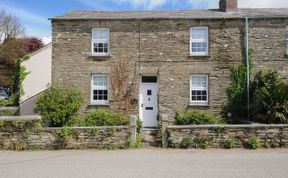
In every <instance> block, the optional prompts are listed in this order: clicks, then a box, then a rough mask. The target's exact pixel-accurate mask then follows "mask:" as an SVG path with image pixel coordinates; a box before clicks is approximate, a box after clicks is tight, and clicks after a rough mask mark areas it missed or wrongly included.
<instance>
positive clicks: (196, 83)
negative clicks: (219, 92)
mask: <svg viewBox="0 0 288 178" xmlns="http://www.w3.org/2000/svg"><path fill="white" fill-rule="evenodd" d="M191 79H192V82H191V83H192V87H193V88H195V87H197V88H202V87H203V88H206V87H207V83H206V80H207V76H192V77H191Z"/></svg>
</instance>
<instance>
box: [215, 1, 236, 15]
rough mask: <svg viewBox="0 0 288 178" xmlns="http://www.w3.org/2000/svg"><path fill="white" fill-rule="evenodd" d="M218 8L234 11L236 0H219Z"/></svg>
mask: <svg viewBox="0 0 288 178" xmlns="http://www.w3.org/2000/svg"><path fill="white" fill-rule="evenodd" d="M219 9H220V10H221V11H225V12H227V11H236V10H237V9H238V0H220V1H219Z"/></svg>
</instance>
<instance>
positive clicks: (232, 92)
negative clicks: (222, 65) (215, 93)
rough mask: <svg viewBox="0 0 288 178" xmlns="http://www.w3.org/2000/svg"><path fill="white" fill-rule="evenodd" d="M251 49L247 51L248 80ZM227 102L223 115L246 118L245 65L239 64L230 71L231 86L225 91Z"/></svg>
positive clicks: (251, 65)
mask: <svg viewBox="0 0 288 178" xmlns="http://www.w3.org/2000/svg"><path fill="white" fill-rule="evenodd" d="M252 61H253V49H249V64H250V65H249V69H250V70H249V71H250V73H249V74H248V75H249V78H250V79H251V71H252V69H253V62H252ZM227 94H228V101H227V103H226V104H225V107H224V111H225V113H231V114H232V117H235V116H237V117H245V116H247V111H248V107H247V65H245V64H241V65H238V66H235V67H233V69H232V71H231V84H230V86H229V87H228V90H227Z"/></svg>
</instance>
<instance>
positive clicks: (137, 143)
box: [134, 134, 143, 148]
mask: <svg viewBox="0 0 288 178" xmlns="http://www.w3.org/2000/svg"><path fill="white" fill-rule="evenodd" d="M142 139H143V136H142V135H141V134H137V136H136V140H135V143H134V148H140V147H142Z"/></svg>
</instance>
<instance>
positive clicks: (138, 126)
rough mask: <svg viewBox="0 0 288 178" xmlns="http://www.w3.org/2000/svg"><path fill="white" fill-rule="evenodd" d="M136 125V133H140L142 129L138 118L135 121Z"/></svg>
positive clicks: (141, 123)
mask: <svg viewBox="0 0 288 178" xmlns="http://www.w3.org/2000/svg"><path fill="white" fill-rule="evenodd" d="M136 125H137V129H136V130H137V133H138V134H139V133H141V132H142V129H143V122H142V121H141V120H140V118H139V117H138V118H137V120H136Z"/></svg>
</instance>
